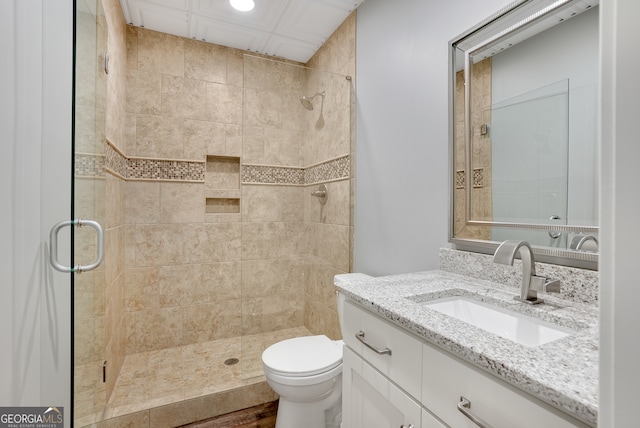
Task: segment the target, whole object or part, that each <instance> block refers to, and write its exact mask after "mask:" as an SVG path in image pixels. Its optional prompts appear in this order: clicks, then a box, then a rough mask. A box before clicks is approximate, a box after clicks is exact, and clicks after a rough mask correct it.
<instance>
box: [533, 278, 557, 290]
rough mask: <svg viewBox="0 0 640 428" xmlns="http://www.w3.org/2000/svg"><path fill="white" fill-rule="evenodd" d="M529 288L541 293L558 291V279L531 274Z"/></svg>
mask: <svg viewBox="0 0 640 428" xmlns="http://www.w3.org/2000/svg"><path fill="white" fill-rule="evenodd" d="M531 289H532V290H534V291H540V292H542V293H560V280H559V279H547V278H544V277H542V276H537V275H533V276H531Z"/></svg>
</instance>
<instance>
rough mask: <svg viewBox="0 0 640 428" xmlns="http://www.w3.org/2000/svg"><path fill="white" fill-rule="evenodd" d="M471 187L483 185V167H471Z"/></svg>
mask: <svg viewBox="0 0 640 428" xmlns="http://www.w3.org/2000/svg"><path fill="white" fill-rule="evenodd" d="M473 187H475V188H481V187H484V169H483V168H474V169H473Z"/></svg>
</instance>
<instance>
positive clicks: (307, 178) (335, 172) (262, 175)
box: [242, 155, 351, 185]
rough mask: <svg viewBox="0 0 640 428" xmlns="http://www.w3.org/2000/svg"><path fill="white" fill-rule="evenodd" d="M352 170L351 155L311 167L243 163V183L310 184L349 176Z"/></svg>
mask: <svg viewBox="0 0 640 428" xmlns="http://www.w3.org/2000/svg"><path fill="white" fill-rule="evenodd" d="M350 170H351V163H350V158H349V155H345V156H342V157H340V158H337V159H332V160H330V161H327V162H323V163H321V164H318V165H313V166H311V167H309V168H295V167H284V166H264V165H246V164H243V165H242V183H246V184H249V183H251V184H289V185H308V184H316V183H322V182H327V181H332V180H338V179H341V178H348V177H349V174H350Z"/></svg>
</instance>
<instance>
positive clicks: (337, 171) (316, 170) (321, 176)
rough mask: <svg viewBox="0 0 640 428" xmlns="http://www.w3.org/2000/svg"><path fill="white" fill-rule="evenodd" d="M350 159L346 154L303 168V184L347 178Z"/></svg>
mask: <svg viewBox="0 0 640 428" xmlns="http://www.w3.org/2000/svg"><path fill="white" fill-rule="evenodd" d="M350 170H351V161H350V158H349V156H348V155H346V156H343V157H341V158H338V159H333V160H330V161H328V162H323V163H321V164H318V165H314V166H312V167H309V168H306V169H305V170H304V184H316V183H322V182H324V181H331V180H337V179H340V178H348V177H349V174H350Z"/></svg>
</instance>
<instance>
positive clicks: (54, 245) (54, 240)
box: [49, 218, 104, 272]
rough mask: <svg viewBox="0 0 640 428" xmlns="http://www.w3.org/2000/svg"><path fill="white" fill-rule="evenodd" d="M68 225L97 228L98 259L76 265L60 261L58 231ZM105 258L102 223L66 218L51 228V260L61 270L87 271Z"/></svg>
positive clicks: (55, 267) (98, 264)
mask: <svg viewBox="0 0 640 428" xmlns="http://www.w3.org/2000/svg"><path fill="white" fill-rule="evenodd" d="M67 226H76V227H82V226H89V227H92V228H94V229H95V230H96V233H97V236H98V254H97V256H96V260H95V261H94V262H93V263H91V264H88V265H76V266H64V265H62V264H60V262H58V232H60V229H62V228H63V227H67ZM103 259H104V231H103V230H102V226H100V223H98V222H97V221H93V220H82V219H80V218H79V219H76V220H64V221H61V222H59V223H57V224H56V225H54V226H53V227H52V228H51V232H50V233H49V262H50V263H51V266H52V267H53V268H54V269H55V270H57V271H60V272H86V271H89V270H93V269H95V268H97V267H98V266H100V263H102V260H103Z"/></svg>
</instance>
